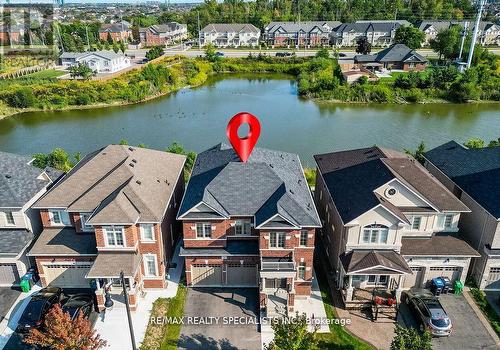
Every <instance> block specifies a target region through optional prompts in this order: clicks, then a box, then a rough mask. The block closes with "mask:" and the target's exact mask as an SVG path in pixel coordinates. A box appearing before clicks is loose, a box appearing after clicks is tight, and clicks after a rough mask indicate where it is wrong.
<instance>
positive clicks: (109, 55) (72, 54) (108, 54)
mask: <svg viewBox="0 0 500 350" xmlns="http://www.w3.org/2000/svg"><path fill="white" fill-rule="evenodd" d="M92 55H94V56H99V57H102V58H104V59H106V60H112V59H115V58H119V57H124V56H125V55H123V54H119V53H116V52H114V51H88V52H63V53H62V54H61V56H59V58H74V59H77V60H81V59H83V58H86V57H88V56H92Z"/></svg>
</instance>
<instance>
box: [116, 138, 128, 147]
mask: <svg viewBox="0 0 500 350" xmlns="http://www.w3.org/2000/svg"><path fill="white" fill-rule="evenodd" d="M118 144H119V145H122V146H128V141H127V140H125V139H121V140H120V142H119V143H118Z"/></svg>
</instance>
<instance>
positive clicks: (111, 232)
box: [104, 226, 125, 247]
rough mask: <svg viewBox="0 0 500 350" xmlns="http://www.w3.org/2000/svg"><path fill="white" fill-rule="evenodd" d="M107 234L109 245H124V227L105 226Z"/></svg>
mask: <svg viewBox="0 0 500 350" xmlns="http://www.w3.org/2000/svg"><path fill="white" fill-rule="evenodd" d="M104 232H105V234H106V243H107V246H108V247H124V246H125V241H124V238H123V227H118V226H108V227H104Z"/></svg>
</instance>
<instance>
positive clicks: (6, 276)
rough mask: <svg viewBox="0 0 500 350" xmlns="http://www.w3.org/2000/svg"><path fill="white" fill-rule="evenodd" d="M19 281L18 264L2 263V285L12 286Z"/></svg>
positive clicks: (0, 269) (0, 279)
mask: <svg viewBox="0 0 500 350" xmlns="http://www.w3.org/2000/svg"><path fill="white" fill-rule="evenodd" d="M16 283H19V274H18V272H17V267H16V264H0V285H2V286H11V285H13V284H16Z"/></svg>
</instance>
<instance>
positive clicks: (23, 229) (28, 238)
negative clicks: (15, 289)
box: [0, 152, 62, 286]
mask: <svg viewBox="0 0 500 350" xmlns="http://www.w3.org/2000/svg"><path fill="white" fill-rule="evenodd" d="M32 161H33V158H32V157H26V156H21V155H17V154H12V153H6V152H0V189H1V190H0V241H1V242H2V244H1V245H0V286H12V285H18V284H19V282H20V277H21V276H23V275H24V274H25V273H26V270H27V269H28V268H30V267H31V265H32V262H31V261H30V259H29V258H28V257H27V256H26V252H27V251H28V249H29V247H30V246H31V244H32V243H33V241H35V240H36V238H37V236H38V234H39V233H40V232H41V230H42V225H41V222H40V215H39V213H38V211H37V210H34V209H32V208H31V205H32V204H33V203H34V202H36V201H37V200H38V199H39V198H40V197H41V196H42V195H43V194H44V193H45V192H46V191H47V189H49V188H50V187H51V186H52V185H53V184H54V182H56V181H57V179H58V178H59V177H60V176H61V175H62V173H61V172H60V171H57V170H55V169H52V168H45V169H40V168H37V167H35V166H34V165H33V164H32Z"/></svg>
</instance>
